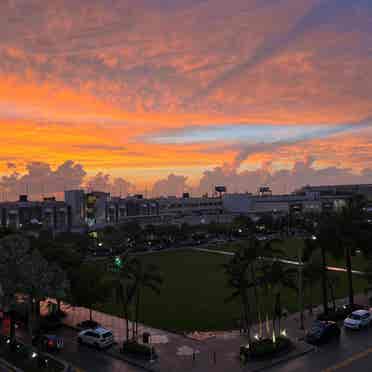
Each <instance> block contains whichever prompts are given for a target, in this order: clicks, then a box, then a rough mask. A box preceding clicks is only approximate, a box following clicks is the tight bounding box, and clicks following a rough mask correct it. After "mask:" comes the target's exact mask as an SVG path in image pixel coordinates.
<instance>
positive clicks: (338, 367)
mask: <svg viewBox="0 0 372 372" xmlns="http://www.w3.org/2000/svg"><path fill="white" fill-rule="evenodd" d="M272 371H273V372H297V371H301V372H333V371H339V372H349V371H351V372H370V371H372V328H369V329H365V330H361V331H349V330H345V329H342V332H341V338H340V341H339V342H338V341H334V342H332V343H330V344H327V345H325V346H322V347H320V348H319V349H318V351H315V352H313V353H310V354H307V355H305V356H304V357H302V358H298V359H296V360H293V361H290V362H288V363H286V364H283V365H282V366H279V367H276V368H273V369H272Z"/></svg>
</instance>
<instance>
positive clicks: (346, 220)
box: [320, 195, 371, 306]
mask: <svg viewBox="0 0 372 372" xmlns="http://www.w3.org/2000/svg"><path fill="white" fill-rule="evenodd" d="M363 206H364V199H363V198H362V197H360V196H358V195H356V196H354V197H353V198H351V199H350V200H349V201H348V203H347V205H346V206H345V207H343V208H342V209H341V211H339V212H336V213H334V214H333V215H331V216H328V218H327V219H323V221H322V223H321V226H320V243H321V244H320V246H321V248H322V249H323V250H325V249H329V248H331V249H332V252H331V253H333V255H334V256H336V257H342V256H343V257H344V259H345V266H346V272H347V279H348V294H349V304H350V305H351V306H353V305H354V287H353V274H352V261H351V255H352V252H354V251H355V250H356V249H357V248H359V249H361V250H363V251H366V250H368V247H369V242H370V238H371V233H370V232H369V231H368V229H365V228H364V226H363V225H364V215H363V214H364V213H363ZM326 247H327V248H326ZM323 275H324V274H323ZM323 281H324V283H327V280H323ZM324 285H327V284H323V286H324ZM323 291H325V289H324V288H323Z"/></svg>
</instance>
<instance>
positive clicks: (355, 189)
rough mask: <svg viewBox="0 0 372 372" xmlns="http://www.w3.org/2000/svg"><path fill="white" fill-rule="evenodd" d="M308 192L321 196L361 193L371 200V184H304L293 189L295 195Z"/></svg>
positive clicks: (344, 195) (343, 195) (346, 195)
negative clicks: (299, 187)
mask: <svg viewBox="0 0 372 372" xmlns="http://www.w3.org/2000/svg"><path fill="white" fill-rule="evenodd" d="M309 193H315V194H318V195H319V196H321V197H327V196H329V197H337V196H338V197H343V198H345V197H350V196H352V195H356V194H359V195H363V196H365V197H366V198H367V199H369V200H372V184H354V185H322V186H310V185H307V186H304V187H302V188H301V189H299V190H297V191H295V194H296V195H306V194H309Z"/></svg>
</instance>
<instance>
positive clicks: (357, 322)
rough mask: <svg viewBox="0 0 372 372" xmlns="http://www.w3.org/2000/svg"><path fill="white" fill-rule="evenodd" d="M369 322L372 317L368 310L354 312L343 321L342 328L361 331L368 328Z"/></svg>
mask: <svg viewBox="0 0 372 372" xmlns="http://www.w3.org/2000/svg"><path fill="white" fill-rule="evenodd" d="M371 321H372V316H371V313H370V312H369V311H368V310H356V311H353V312H352V313H351V314H350V315H349V316H348V317H347V318H346V319H345V320H344V326H345V327H346V328H351V329H361V328H364V327H368V326H369V325H370V324H371Z"/></svg>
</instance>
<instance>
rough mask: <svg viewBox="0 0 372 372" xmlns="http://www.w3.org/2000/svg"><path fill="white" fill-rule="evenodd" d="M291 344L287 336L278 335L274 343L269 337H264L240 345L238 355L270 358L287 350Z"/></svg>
mask: <svg viewBox="0 0 372 372" xmlns="http://www.w3.org/2000/svg"><path fill="white" fill-rule="evenodd" d="M291 346H292V343H291V341H290V340H289V338H287V337H283V336H279V337H277V339H276V342H275V343H274V342H273V340H272V339H271V338H265V339H263V340H258V341H254V342H252V343H251V344H250V345H249V347H246V346H241V347H240V355H241V356H242V355H244V356H245V357H246V358H247V357H251V358H271V357H273V356H274V355H275V354H278V353H281V352H284V351H288V350H289V349H290V348H291Z"/></svg>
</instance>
